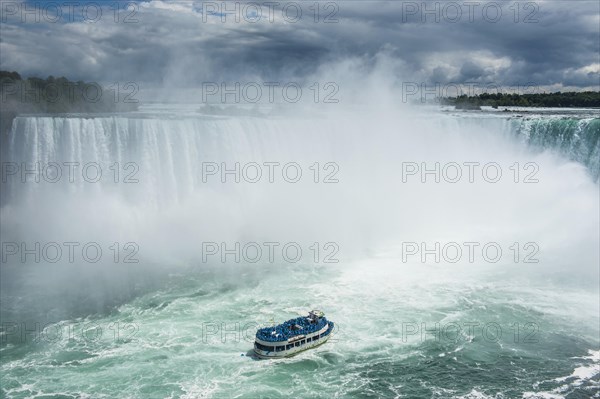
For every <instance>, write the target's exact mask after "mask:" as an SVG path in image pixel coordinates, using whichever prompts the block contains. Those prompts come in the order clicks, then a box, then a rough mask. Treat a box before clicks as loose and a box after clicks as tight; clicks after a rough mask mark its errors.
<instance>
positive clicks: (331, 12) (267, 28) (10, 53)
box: [0, 0, 600, 90]
mask: <svg viewBox="0 0 600 399" xmlns="http://www.w3.org/2000/svg"><path fill="white" fill-rule="evenodd" d="M49 4H50V6H49ZM69 4H70V3H69V2H61V1H59V2H54V3H53V2H35V1H27V2H6V1H3V2H2V3H1V5H2V15H1V21H2V22H1V41H0V68H1V69H3V70H15V71H18V72H20V73H21V74H23V75H25V76H41V77H46V76H48V75H54V76H66V77H68V78H69V79H75V80H77V79H81V80H86V81H90V80H93V81H98V82H122V81H136V82H139V83H140V84H141V85H146V86H148V87H162V86H165V85H170V86H173V87H190V86H194V85H199V84H201V82H204V81H233V80H262V81H282V80H288V81H291V80H302V79H305V78H307V77H309V76H311V75H313V74H315V73H317V71H320V72H321V73H322V72H327V66H328V65H333V64H335V63H339V62H343V61H344V60H360V63H361V65H363V66H362V67H363V68H366V69H367V70H368V69H369V68H371V67H373V65H374V64H375V63H376V62H377V59H378V56H380V55H381V54H385V56H386V57H389V58H391V59H392V60H393V64H394V67H393V68H391V70H390V73H391V74H393V75H395V76H393V79H394V81H395V82H396V84H397V83H398V82H402V81H413V82H424V83H427V84H434V83H442V84H443V83H449V82H455V83H465V82H476V83H481V84H488V83H493V84H496V85H505V86H510V85H513V86H514V85H531V84H534V85H537V86H539V87H544V88H547V89H549V90H551V89H554V90H560V89H565V88H572V89H573V88H574V89H592V90H598V87H599V85H600V55H599V54H600V3H598V2H597V1H586V0H583V1H582V0H580V1H537V2H447V1H444V2H408V1H400V2H380V1H348V2H339V1H338V2H335V1H332V2H321V3H317V6H318V7H316V8H315V3H313V2H294V3H290V2H279V3H270V2H260V1H259V2H254V3H245V2H227V3H224V2H193V1H176V2H170V1H162V0H152V1H145V2H137V3H117V4H119V7H118V9H116V7H115V3H114V2H90V1H80V2H78V5H77V6H75V7H74V6H72V5H71V6H69ZM274 4H278V5H274ZM36 10H37V11H36ZM99 10H100V12H101V14H102V15H101V16H99V14H98V11H99ZM36 12H37V15H36ZM300 13H301V14H300Z"/></svg>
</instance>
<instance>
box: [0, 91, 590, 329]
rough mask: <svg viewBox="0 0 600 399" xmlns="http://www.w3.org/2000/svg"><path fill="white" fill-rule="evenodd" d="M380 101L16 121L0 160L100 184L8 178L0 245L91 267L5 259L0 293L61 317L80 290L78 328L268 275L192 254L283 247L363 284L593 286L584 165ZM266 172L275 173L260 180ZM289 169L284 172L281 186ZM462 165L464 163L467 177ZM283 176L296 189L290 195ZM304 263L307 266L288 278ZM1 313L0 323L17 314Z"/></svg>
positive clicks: (497, 130) (503, 131)
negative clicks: (522, 260)
mask: <svg viewBox="0 0 600 399" xmlns="http://www.w3.org/2000/svg"><path fill="white" fill-rule="evenodd" d="M371 94H372V95H374V93H371ZM388 94H389V93H388ZM396 94H397V93H396ZM386 98H388V99H392V98H394V96H392V95H388V96H386ZM396 98H398V96H396ZM391 104H392V102H388V103H387V105H386V106H385V107H379V106H373V105H369V104H362V105H360V106H358V105H356V104H351V105H344V104H343V103H342V104H325V106H326V107H325V108H322V109H316V108H315V107H304V108H303V107H296V108H293V110H294V112H292V113H290V112H288V113H286V112H280V113H279V114H277V113H275V112H273V113H271V114H269V115H268V116H267V115H260V114H259V115H253V116H213V115H205V114H198V113H196V114H190V113H185V112H176V111H175V112H172V111H169V112H170V113H166V114H164V113H163V114H156V115H153V114H152V112H153V110H154V109H156V107H155V106H150V107H148V111H144V108H142V110H141V112H139V113H137V114H136V113H132V114H124V115H114V116H100V117H94V118H90V117H87V116H81V117H79V116H54V117H52V116H20V117H17V118H16V119H15V121H14V123H13V127H12V130H11V131H10V134H9V137H8V140H7V145H6V146H5V147H4V148H3V151H2V161H3V162H9V163H13V164H16V165H23V163H25V164H28V165H33V164H34V163H35V162H40V163H42V164H44V163H49V162H58V163H59V164H61V165H63V173H64V172H66V171H67V168H66V167H65V166H64V163H65V162H75V163H77V164H78V165H86V164H89V163H97V164H98V165H101V169H102V172H103V173H104V174H103V176H102V177H101V178H100V179H99V181H98V182H88V181H86V180H85V179H84V178H83V175H82V170H81V169H79V168H77V169H74V174H73V178H74V182H73V183H72V182H68V181H67V178H66V176H64V177H63V178H62V179H61V180H60V181H58V182H48V181H46V180H45V179H44V176H42V178H41V179H40V182H39V183H35V182H34V181H32V180H33V179H34V178H33V177H32V176H27V177H26V178H25V180H26V181H25V182H23V181H22V179H21V176H18V177H16V178H15V176H9V178H8V179H7V182H6V183H3V190H2V191H3V192H2V194H3V195H2V209H1V212H2V226H1V230H2V231H1V233H2V237H3V241H4V242H16V243H22V242H25V243H27V245H29V246H31V245H34V243H36V242H39V243H42V246H43V245H44V244H43V243H48V242H55V243H60V244H61V245H62V243H65V242H73V241H77V242H79V243H81V245H83V244H85V243H88V242H93V243H98V244H99V246H100V247H101V248H104V250H105V251H106V253H105V256H104V258H103V259H102V261H100V262H98V263H90V262H81V261H79V262H77V261H75V262H67V261H66V256H65V257H63V258H62V259H61V261H59V262H57V263H55V264H54V263H48V262H44V261H43V260H42V262H39V263H36V262H31V260H33V259H34V257H33V256H28V257H26V262H25V264H23V263H22V262H21V258H20V257H19V256H18V255H17V256H14V255H13V256H12V257H11V256H9V257H7V259H8V261H7V262H5V265H4V266H6V267H3V269H2V273H3V275H4V276H3V277H8V276H11V280H12V281H19V282H18V283H16V284H13V285H11V286H6V288H5V287H3V293H5V292H7V293H8V292H10V294H9V296H11V295H17V294H16V292H18V291H20V290H25V291H28V292H32V297H31V298H30V299H29V300H28V301H25V302H23V303H22V304H21V305H16V304H15V306H22V305H23V304H24V303H26V304H27V307H28V312H29V311H34V313H35V309H36V308H38V307H39V308H40V309H42V310H43V311H44V312H46V311H47V310H48V309H49V308H53V309H56V308H59V309H61V308H63V307H67V308H68V307H71V306H73V304H72V303H71V302H70V301H68V300H64V298H65V297H68V298H72V297H73V296H75V297H77V296H79V297H81V295H82V292H88V293H91V295H89V296H88V297H87V298H85V299H83V302H88V301H89V302H91V304H90V305H89V307H87V306H85V305H82V304H81V303H79V304H78V305H77V306H78V307H81V306H83V309H84V313H85V311H86V310H85V309H87V310H90V309H94V310H96V309H98V308H100V309H103V308H104V307H105V306H108V308H110V306H112V305H113V304H115V303H118V302H119V301H122V300H126V299H127V298H130V297H131V295H135V294H136V293H139V292H143V291H144V289H143V287H145V286H146V287H154V286H156V285H157V284H158V285H160V284H161V280H162V281H164V279H166V278H167V277H166V276H167V275H168V274H169V273H178V272H182V271H185V270H188V271H189V270H194V269H195V270H200V269H202V268H214V269H215V270H216V273H221V272H222V273H223V274H224V275H226V274H227V273H229V272H230V271H231V269H232V268H233V269H235V268H237V267H242V268H246V269H247V271H249V272H252V273H256V274H260V271H261V268H262V267H270V266H271V265H272V263H273V262H268V260H267V259H266V258H264V257H263V258H261V259H260V260H259V261H258V262H257V263H252V264H244V261H243V260H242V261H241V262H240V263H241V264H242V266H240V265H237V266H236V265H235V264H234V262H229V264H228V263H227V262H226V263H222V262H221V259H220V258H219V257H218V256H216V257H212V258H208V259H203V254H202V251H203V248H204V247H203V243H205V242H214V243H223V242H224V243H226V245H227V246H233V245H234V243H236V242H240V243H242V245H244V243H249V242H256V243H259V244H262V243H264V242H279V243H282V245H283V244H284V243H287V242H296V243H300V244H301V245H302V247H303V248H305V249H306V248H308V247H309V246H310V245H311V244H312V243H314V242H318V243H320V244H319V245H323V244H324V243H328V242H332V243H335V244H336V245H337V246H338V248H339V251H337V253H336V258H337V259H338V261H339V262H338V263H335V264H329V265H328V264H325V265H323V267H325V268H339V269H340V270H345V269H348V268H351V267H355V266H352V265H353V264H356V262H358V261H362V262H363V263H362V264H364V262H366V263H367V264H370V266H369V267H370V268H372V269H373V272H374V273H378V267H380V265H379V264H378V259H387V260H388V261H390V260H391V263H393V264H394V267H396V268H398V269H400V270H403V268H404V269H406V271H407V273H411V271H410V268H411V267H416V268H417V269H418V268H423V269H431V273H434V274H435V273H438V272H441V271H442V270H445V271H446V272H447V271H448V270H456V273H458V274H459V275H460V274H461V273H466V274H465V276H467V275H469V274H470V273H472V272H473V271H478V272H480V271H481V270H495V271H496V272H500V273H505V274H504V275H505V276H506V277H507V278H520V277H524V278H533V279H546V278H550V279H556V280H557V281H561V280H564V281H569V280H576V281H588V282H589V281H590V280H589V279H592V281H594V280H596V281H597V277H598V276H597V270H596V269H597V264H598V252H597V242H598V240H599V237H598V230H597V228H596V227H597V224H596V222H595V221H597V220H598V207H597V204H598V200H599V197H598V186H597V183H595V182H594V180H593V178H592V177H591V176H590V175H589V173H588V172H587V171H586V168H585V167H584V166H583V165H580V164H578V163H576V162H573V161H570V160H568V159H566V158H564V157H562V156H561V155H560V154H558V153H556V152H554V151H551V150H547V151H533V150H532V149H531V148H528V147H527V146H525V145H524V144H523V143H522V142H521V141H520V140H519V137H518V135H515V129H516V128H517V126H518V124H516V122H515V121H514V120H511V119H509V118H499V117H488V118H483V117H472V116H468V115H466V116H463V117H455V116H452V115H443V114H441V113H439V112H437V113H436V112H432V111H430V110H426V109H425V110H424V109H420V108H418V107H411V106H408V105H406V104H403V103H399V104H396V106H397V107H396V108H395V111H394V112H390V111H389V110H390V108H391V107H392V105H391ZM153 107H154V108H153ZM236 163H239V165H240V166H239V169H240V171H239V176H237V178H238V179H239V182H236V181H235V180H236V175H235V173H229V174H225V175H222V174H221V172H222V171H221V168H223V167H224V168H228V169H235V164H236ZM248 163H256V165H258V166H259V167H260V173H262V175H261V177H260V178H256V179H255V177H257V176H256V174H255V171H256V168H255V167H254V169H247V170H246V169H244V170H245V171H246V172H248V173H246V174H244V173H242V172H241V171H242V167H243V166H244V165H247V164H248ZM269 163H276V164H275V165H276V167H274V169H273V170H272V172H273V173H272V175H271V177H269V169H268V167H267V166H266V165H268V164H269ZM289 163H294V164H295V165H296V166H294V169H291V172H290V170H288V173H287V175H286V174H285V173H283V167H284V166H285V165H286V164H289ZM315 163H317V164H316V166H315ZM436 163H439V164H440V165H446V164H448V163H456V164H457V165H459V167H460V173H461V174H462V175H461V177H460V178H458V179H455V180H456V181H454V178H455V174H456V170H455V169H453V170H451V171H450V172H452V176H453V177H452V178H448V176H447V175H445V174H443V173H441V169H440V171H438V173H437V176H436V173H429V174H427V173H423V172H425V169H427V168H429V169H431V168H435V164H436ZM468 163H471V164H474V165H478V166H476V167H475V169H473V170H472V175H471V176H469V169H468V167H467V166H465V165H467V164H468ZM489 163H496V164H497V165H499V166H500V168H501V173H502V175H501V176H499V179H498V181H495V182H491V181H490V179H489V176H487V175H485V174H484V171H483V167H484V166H485V165H487V164H489ZM528 163H533V164H535V166H536V170H535V176H534V177H535V179H533V181H531V182H529V181H526V180H525V177H526V176H527V174H528V172H530V171H529V170H526V169H524V165H527V164H528ZM115 164H116V165H118V166H117V169H118V174H117V175H115V173H116V172H115V170H114V165H115ZM409 164H410V165H409ZM111 165H113V167H112V168H111ZM415 165H416V167H417V168H418V169H419V171H418V172H415V171H414V167H415ZM515 165H517V170H518V174H517V175H515V173H516V171H515ZM298 167H299V168H300V169H301V172H302V176H301V178H299V179H298V181H297V182H290V180H293V179H294V177H293V176H295V175H296V169H298ZM207 168H208V169H207ZM215 168H217V169H216V172H215ZM407 168H409V169H407ZM410 168H412V169H410ZM440 168H441V166H440ZM511 168H512V169H511ZM315 169H316V170H318V171H319V173H318V174H315V173H316V170H315ZM421 169H422V170H421ZM407 171H410V172H411V173H408V174H407ZM208 172H210V173H208ZM450 172H448V173H450ZM494 173H495V172H494ZM494 173H493V174H494ZM493 174H492V175H493ZM249 176H250V177H249ZM289 176H292V179H290V178H289ZM127 177H130V180H127ZM269 178H271V179H272V180H273V181H272V182H271V181H269ZM286 179H287V180H286ZM436 179H437V180H439V182H436ZM115 180H116V182H115ZM315 180H316V181H317V182H315ZM450 180H453V181H450ZM403 242H416V243H422V242H425V243H426V245H428V246H433V245H434V243H435V242H440V243H442V245H444V243H450V242H456V243H463V242H479V243H481V245H483V244H485V243H487V242H495V243H499V244H500V245H501V246H502V248H504V249H505V253H504V254H503V256H502V258H501V259H500V260H499V261H498V262H494V263H489V262H482V261H481V259H475V261H474V262H473V261H471V262H469V261H467V260H466V258H465V257H463V258H461V260H460V262H458V264H450V263H448V262H444V261H442V262H440V263H436V262H434V261H433V257H430V258H429V259H426V261H425V262H422V261H421V259H420V258H419V257H418V256H416V257H412V258H410V259H409V260H406V259H403V254H402V251H403V247H402V243H403ZM515 242H517V243H519V245H521V246H522V245H523V244H525V243H529V242H533V243H534V244H535V245H537V246H538V249H539V253H538V254H537V256H538V258H539V262H537V263H529V264H525V265H519V264H515V262H514V261H513V260H512V258H511V256H513V255H512V253H511V252H508V250H507V248H509V247H510V246H511V245H512V244H513V243H515ZM113 243H119V245H120V246H121V247H123V245H124V244H125V243H134V244H135V245H137V246H138V247H137V251H136V259H138V260H139V263H136V264H123V263H116V264H115V263H114V262H112V259H110V257H111V256H112V252H109V251H108V250H107V248H109V247H110V246H111V245H113ZM63 249H64V247H63ZM404 249H405V248H404ZM121 256H123V254H121ZM107 258H109V259H108V261H107V260H106V259H107ZM275 263H276V262H275ZM308 263H311V259H310V255H309V254H308V253H305V256H304V257H303V258H302V260H301V261H300V262H299V263H298V265H305V264H308ZM220 270H221V271H220ZM381 272H384V269H383V267H382V266H381ZM557 275H558V277H556V276H557ZM15 276H18V277H15ZM3 280H6V279H3ZM238 283H239V284H244V282H243V281H238V282H236V284H238ZM140 289H141V291H139V290H140ZM61 297H63V299H62V300H61V299H60V298H61ZM32 298H33V299H32ZM13 310H14V313H13V312H10V314H11V316H13V317H14V315H16V314H19V312H20V311H22V309H18V308H15V309H13ZM63 310H65V312H66V313H63V312H59V313H60V314H62V315H66V314H68V313H69V310H68V309H63ZM21 314H23V313H21Z"/></svg>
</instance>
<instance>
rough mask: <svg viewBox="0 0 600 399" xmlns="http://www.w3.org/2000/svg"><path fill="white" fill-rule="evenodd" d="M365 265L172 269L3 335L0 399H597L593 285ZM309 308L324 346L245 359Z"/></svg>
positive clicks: (374, 263) (514, 275) (490, 273)
mask: <svg viewBox="0 0 600 399" xmlns="http://www.w3.org/2000/svg"><path fill="white" fill-rule="evenodd" d="M377 263H378V262H377V261H376V260H374V261H367V262H365V263H364V264H360V265H347V266H348V267H347V268H341V267H335V268H332V267H315V266H310V265H304V266H303V267H301V268H298V267H294V268H290V267H288V266H284V265H277V266H272V267H270V268H269V267H264V268H261V269H256V265H254V266H252V265H246V266H229V267H227V266H222V267H224V268H226V269H227V270H221V269H219V268H216V269H213V270H210V271H207V270H204V271H201V270H197V269H195V270H187V271H185V272H182V273H180V274H178V275H172V276H171V277H169V278H167V281H166V282H165V285H164V286H163V287H162V288H160V289H158V290H156V291H153V292H150V293H147V294H145V295H141V296H139V297H137V298H135V299H133V300H131V301H128V302H127V303H124V304H122V305H120V306H118V307H116V308H115V309H113V310H111V311H110V312H107V313H100V314H91V315H88V316H86V317H82V318H75V319H67V320H62V321H60V322H59V323H58V324H55V325H52V326H48V327H47V329H46V330H45V333H43V334H30V335H28V336H26V337H25V338H23V337H18V336H17V337H18V339H17V340H16V341H15V340H14V339H13V338H14V337H11V340H12V342H13V343H11V344H8V345H7V344H5V345H3V347H2V352H1V354H2V386H3V391H4V395H5V396H7V397H11V398H28V397H36V398H79V397H93V398H104V397H105V398H110V397H124V398H138V397H139V398H141V397H144V398H170V397H183V398H203V397H207V398H208V397H245V398H257V397H264V398H271V397H282V398H283V397H290V396H296V397H323V398H329V397H349V398H350V397H434V398H449V397H469V398H471V397H473V398H475V397H481V398H486V397H502V398H516V397H519V398H520V397H531V398H535V397H568V398H583V397H592V396H594V395H596V397H597V396H598V392H599V388H600V386H599V385H598V375H597V372H598V361H599V359H598V354H599V352H598V350H597V348H598V339H597V338H598V333H599V330H598V321H599V320H598V313H597V312H596V311H597V309H595V310H594V309H589V310H587V311H586V310H584V309H586V308H587V307H588V304H589V303H592V302H593V301H594V299H595V298H597V297H598V292H597V290H595V289H594V287H590V286H587V287H581V286H579V287H575V286H573V287H571V288H569V287H565V286H564V283H563V284H561V283H559V282H558V281H554V282H552V281H546V282H536V281H531V280H528V279H527V276H520V273H516V272H514V271H513V272H510V273H506V274H499V273H497V272H493V271H490V270H487V271H480V272H476V271H474V270H473V269H470V270H463V271H462V272H458V273H457V272H456V271H453V272H452V273H448V271H443V270H439V266H431V267H427V266H422V267H421V268H420V270H410V269H409V268H407V267H406V266H405V265H404V266H403V265H397V267H392V268H391V269H389V268H388V267H389V265H382V264H377ZM369 264H370V265H371V267H376V266H378V267H379V272H378V273H376V274H371V273H369V272H367V271H365V269H366V268H365V266H367V265H369ZM252 267H254V269H253V268H252ZM266 272H268V275H269V277H266V278H265V274H266ZM431 273H434V274H435V275H436V277H435V279H434V281H431V278H429V279H428V278H427V275H430V274H431ZM405 274H409V275H410V278H404V277H403V276H404V275H405ZM498 281H502V283H499V282H498ZM317 306H320V307H322V308H323V309H325V311H326V312H327V313H326V314H327V316H328V317H329V318H330V319H332V320H334V321H335V322H336V325H337V329H336V331H335V334H334V335H333V337H332V338H331V339H330V341H329V342H327V343H326V344H325V345H322V346H321V347H319V348H317V349H315V350H311V351H308V352H304V353H301V354H299V355H297V356H295V357H292V358H289V359H284V360H261V361H258V360H255V359H253V358H251V357H249V356H248V352H249V351H251V349H252V338H253V334H254V332H255V331H256V328H257V327H259V326H264V325H270V324H272V323H273V322H274V321H275V322H280V321H283V320H284V319H286V318H289V317H293V316H295V315H297V314H302V313H304V311H305V310H306V309H310V308H313V307H317ZM436 322H437V323H439V325H438V326H437V329H436V324H435V323H436ZM422 323H425V326H423V324H422ZM476 323H478V326H476V325H475V324H476ZM457 326H458V327H460V331H459V328H458V327H457ZM469 326H471V328H472V330H469ZM484 326H488V328H487V330H486V331H484V329H483V327H484ZM515 326H519V329H518V331H519V332H518V334H517V329H516V327H515ZM423 327H425V328H427V329H428V331H427V332H426V333H425V334H421V333H422V331H423ZM415 329H416V330H415ZM59 331H60V333H59ZM100 331H101V332H100ZM499 331H501V332H499ZM499 334H501V335H499ZM61 335H62V336H61ZM594 373H596V375H595V377H593V378H592V376H593V375H594ZM543 395H547V396H543Z"/></svg>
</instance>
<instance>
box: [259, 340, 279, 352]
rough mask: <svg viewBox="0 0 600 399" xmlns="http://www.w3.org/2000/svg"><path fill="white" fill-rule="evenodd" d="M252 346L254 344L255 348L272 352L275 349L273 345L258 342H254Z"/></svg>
mask: <svg viewBox="0 0 600 399" xmlns="http://www.w3.org/2000/svg"><path fill="white" fill-rule="evenodd" d="M254 346H256V349H260V350H261V351H267V352H273V351H274V350H275V347H273V346H265V345H262V344H259V343H258V342H255V343H254Z"/></svg>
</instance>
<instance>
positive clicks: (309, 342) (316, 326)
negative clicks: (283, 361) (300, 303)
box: [254, 310, 333, 359]
mask: <svg viewBox="0 0 600 399" xmlns="http://www.w3.org/2000/svg"><path fill="white" fill-rule="evenodd" d="M332 330H333V322H332V321H329V320H327V318H325V314H324V313H323V312H321V311H320V310H312V311H311V312H309V313H308V316H303V317H298V318H296V319H291V320H288V321H286V322H284V323H282V324H279V325H277V326H274V327H266V328H261V329H259V330H258V331H257V332H256V340H255V342H254V353H256V355H257V356H258V357H260V358H263V359H276V358H281V357H287V356H292V355H295V354H296V353H298V352H302V351H304V350H306V349H310V348H314V347H316V346H319V345H321V344H324V343H325V342H327V340H328V339H329V337H330V335H331V331H332Z"/></svg>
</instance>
